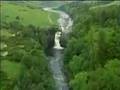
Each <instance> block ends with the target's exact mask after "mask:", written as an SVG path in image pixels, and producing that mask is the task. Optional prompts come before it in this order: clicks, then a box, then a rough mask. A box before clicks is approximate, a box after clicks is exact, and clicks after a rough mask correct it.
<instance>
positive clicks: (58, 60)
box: [44, 8, 73, 90]
mask: <svg viewBox="0 0 120 90" xmlns="http://www.w3.org/2000/svg"><path fill="white" fill-rule="evenodd" d="M44 10H46V11H49V12H54V13H58V14H59V15H60V18H59V19H58V24H59V28H60V30H61V31H57V32H56V33H55V39H54V41H55V44H54V47H53V56H51V57H49V65H50V69H51V72H52V73H53V78H54V80H55V84H56V85H55V88H56V90H69V87H68V84H67V82H66V78H65V75H64V73H63V72H64V68H63V67H64V63H63V58H62V57H63V53H64V50H63V49H64V48H63V47H62V46H61V45H60V37H61V35H62V34H66V35H67V33H69V32H70V31H71V27H72V24H73V22H72V20H71V18H70V17H69V15H68V14H66V13H65V12H63V11H58V10H52V9H51V8H44Z"/></svg>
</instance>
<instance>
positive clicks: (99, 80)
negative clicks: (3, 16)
mask: <svg viewBox="0 0 120 90" xmlns="http://www.w3.org/2000/svg"><path fill="white" fill-rule="evenodd" d="M61 9H62V10H65V11H66V12H68V13H69V14H70V15H71V17H72V18H73V21H74V24H73V30H72V33H71V36H70V40H69V41H68V44H67V48H66V49H65V55H64V56H65V59H64V62H65V66H66V68H67V69H68V73H67V75H68V77H69V78H68V79H69V85H70V88H71V90H120V12H119V10H120V2H119V1H118V2H109V3H108V2H107V3H106V2H91V3H83V2H80V3H79V2H75V3H71V4H69V5H65V6H62V7H61Z"/></svg>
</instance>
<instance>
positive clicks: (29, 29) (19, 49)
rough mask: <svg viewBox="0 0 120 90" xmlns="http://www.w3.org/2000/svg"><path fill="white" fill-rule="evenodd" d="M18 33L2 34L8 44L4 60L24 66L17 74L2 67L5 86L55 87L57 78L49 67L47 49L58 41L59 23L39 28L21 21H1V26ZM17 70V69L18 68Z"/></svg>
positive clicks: (25, 89)
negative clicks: (57, 25)
mask: <svg viewBox="0 0 120 90" xmlns="http://www.w3.org/2000/svg"><path fill="white" fill-rule="evenodd" d="M3 29H5V30H7V31H8V32H10V33H14V35H13V36H11V37H9V38H8V37H4V36H1V42H4V43H5V44H6V45H7V49H6V48H1V52H2V51H5V50H7V51H8V55H7V56H5V57H4V56H0V58H1V59H0V60H1V61H6V60H7V61H10V62H15V63H18V64H20V65H21V66H22V68H21V71H20V75H19V76H18V77H17V78H13V79H11V78H9V77H8V76H7V75H8V74H7V73H6V72H4V71H3V69H1V70H0V77H1V83H0V87H1V89H2V90H54V81H53V79H52V76H51V73H50V71H49V70H48V63H47V62H48V61H47V57H46V53H47V52H48V51H47V50H48V48H49V49H50V48H52V47H53V45H54V35H55V32H56V30H57V28H56V27H53V28H52V27H51V28H38V27H34V26H33V25H29V26H23V25H22V24H21V23H20V22H17V21H14V22H10V23H7V22H1V30H3ZM16 72H17V71H16Z"/></svg>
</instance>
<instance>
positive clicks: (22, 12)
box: [1, 2, 58, 27]
mask: <svg viewBox="0 0 120 90" xmlns="http://www.w3.org/2000/svg"><path fill="white" fill-rule="evenodd" d="M1 18H2V20H1V21H3V22H4V21H7V22H12V21H16V20H17V21H20V22H21V23H22V24H23V25H25V26H26V25H34V26H36V27H46V26H51V25H56V24H57V18H58V14H56V13H51V12H47V11H44V10H43V9H42V8H34V7H33V8H32V7H28V6H25V5H24V6H21V5H19V4H11V3H5V2H2V3H1Z"/></svg>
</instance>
